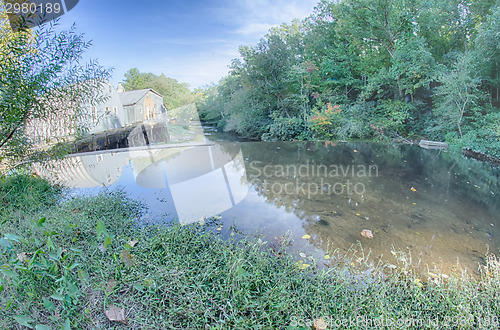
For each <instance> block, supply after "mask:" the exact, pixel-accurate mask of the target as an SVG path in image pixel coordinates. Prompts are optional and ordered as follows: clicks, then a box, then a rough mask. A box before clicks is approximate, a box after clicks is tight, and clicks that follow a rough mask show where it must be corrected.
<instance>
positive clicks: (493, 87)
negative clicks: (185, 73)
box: [199, 0, 500, 157]
mask: <svg viewBox="0 0 500 330" xmlns="http://www.w3.org/2000/svg"><path fill="white" fill-rule="evenodd" d="M499 22H500V5H499V3H498V1H493V0H489V1H476V0H474V1H469V2H467V1H462V0H445V1H437V0H411V1H406V0H389V1H387V0H344V1H332V0H323V1H321V2H320V3H318V5H317V7H316V9H315V12H314V14H313V15H311V16H310V17H309V18H307V19H305V20H304V21H301V22H299V21H294V22H292V23H291V24H283V25H281V26H280V27H278V28H273V29H271V30H270V31H269V33H268V34H267V35H266V36H265V37H264V38H262V39H261V41H260V42H259V43H258V44H257V45H255V46H245V47H241V48H240V55H241V56H240V59H236V60H234V61H233V63H232V66H231V68H232V69H231V71H230V74H229V75H228V76H227V77H225V78H223V79H222V80H221V81H220V83H219V85H218V86H214V87H211V88H209V89H208V90H207V91H206V93H205V98H204V102H202V103H200V104H199V109H200V111H201V115H202V118H203V119H205V120H216V121H217V122H218V123H219V126H220V127H222V128H224V129H225V130H228V131H236V132H238V133H239V134H242V135H244V136H246V137H249V138H254V139H280V140H293V139H310V138H315V139H341V140H347V139H373V138H375V139H382V140H394V139H396V140H401V139H403V138H427V139H432V140H447V141H450V142H454V143H457V144H460V145H462V146H463V147H467V148H472V149H474V150H477V151H481V152H486V153H489V154H491V155H494V156H497V157H498V156H500V140H499V138H500V122H499V107H500V23H499Z"/></svg>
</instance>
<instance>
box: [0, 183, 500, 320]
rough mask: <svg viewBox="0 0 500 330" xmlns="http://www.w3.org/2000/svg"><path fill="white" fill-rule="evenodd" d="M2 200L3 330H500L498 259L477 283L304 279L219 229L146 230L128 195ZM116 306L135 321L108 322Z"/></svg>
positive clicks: (351, 275) (369, 274) (32, 190)
mask: <svg viewBox="0 0 500 330" xmlns="http://www.w3.org/2000/svg"><path fill="white" fill-rule="evenodd" d="M0 191H2V195H0V197H2V196H3V197H2V199H1V200H0V203H2V205H3V208H2V213H1V215H0V217H1V222H2V225H1V227H0V231H1V233H0V237H2V238H1V239H0V249H1V255H0V263H1V266H0V290H1V292H0V307H1V308H0V328H2V329H4V328H22V327H21V324H24V325H28V326H31V327H33V328H34V327H35V326H37V325H38V326H39V327H38V328H37V329H45V328H43V327H41V325H45V326H47V327H48V328H50V329H60V328H61V327H66V328H68V327H71V328H74V329H91V328H92V329H96V328H97V329H99V328H101V329H109V328H124V329H139V328H141V329H142V328H145V329H160V328H162V329H164V328H189V329H204V328H221V329H222V328H223V329H240V328H241V329H243V328H259V329H260V328H266V329H287V328H289V329H297V328H302V329H311V328H312V329H314V325H313V321H314V320H318V319H320V318H322V319H323V320H324V321H327V322H332V323H333V322H336V325H339V326H340V327H341V328H352V329H354V328H366V327H365V325H368V326H369V327H370V326H373V328H381V327H380V326H378V324H377V323H376V322H382V320H385V321H383V322H385V323H383V324H384V325H389V326H388V328H393V326H390V325H391V323H390V322H397V321H400V322H402V321H401V320H405V319H406V320H413V326H411V325H410V326H403V327H402V328H405V327H406V328H433V329H434V328H440V327H442V328H445V325H446V323H445V322H448V324H449V325H454V324H457V325H460V324H462V325H463V326H457V327H456V328H471V327H472V328H478V327H482V328H495V329H496V328H497V327H498V323H492V322H491V321H492V319H493V321H495V322H497V321H498V320H497V316H498V315H499V312H500V299H499V293H500V281H499V280H500V264H499V262H498V261H497V259H496V258H495V257H494V256H493V255H490V256H488V258H487V264H486V265H485V266H484V267H483V268H482V270H481V272H480V275H479V277H477V278H469V277H467V276H465V275H460V274H459V275H451V276H450V277H449V278H444V277H443V276H442V275H439V274H437V275H436V276H434V277H433V278H432V279H431V278H428V277H422V276H421V275H419V273H417V272H415V271H412V269H411V268H410V267H409V263H408V262H407V260H405V257H404V255H399V256H400V258H399V261H400V264H399V265H398V268H394V267H393V266H391V267H390V268H387V267H385V266H386V265H383V264H378V265H376V266H374V267H368V264H369V263H368V261H367V260H361V261H360V259H353V260H352V261H353V264H356V265H360V266H359V267H358V266H349V267H345V264H344V263H343V262H342V263H339V264H338V265H337V266H334V267H332V268H329V269H321V268H319V267H316V266H315V262H314V261H313V262H310V263H311V264H312V266H311V267H308V268H305V269H301V268H302V267H298V265H297V263H296V261H297V260H295V259H294V258H292V256H291V255H290V254H288V253H286V251H285V248H286V247H285V246H278V247H276V246H274V247H273V248H271V247H270V246H269V245H268V244H267V243H265V242H262V240H260V239H259V238H258V237H243V238H241V237H240V238H239V239H238V240H236V239H230V240H223V239H221V238H220V236H219V234H218V233H219V232H218V231H217V230H216V227H217V226H216V223H215V222H216V220H213V221H212V225H211V224H210V221H207V223H208V224H207V225H204V226H200V225H188V226H180V225H170V226H163V227H158V226H149V227H143V228H139V227H137V226H136V220H137V218H138V217H139V216H140V214H141V211H142V206H141V205H140V204H138V203H137V202H135V201H133V200H130V199H128V198H127V196H125V195H124V194H123V193H122V192H120V191H118V192H111V193H110V192H107V191H105V192H103V193H102V194H100V195H98V196H94V197H74V198H72V197H68V195H67V193H66V192H65V191H63V190H61V189H59V188H52V187H50V185H48V184H46V183H45V182H43V181H42V180H40V179H38V178H33V177H26V176H20V177H9V178H7V179H3V181H2V186H1V190H0ZM4 195H5V196H4ZM63 196H66V197H63ZM5 201H7V202H8V203H7V204H5ZM6 205H7V206H6ZM42 205H47V207H42ZM16 209H18V210H16ZM20 214H23V218H22V219H21V220H20V219H19V218H18V216H19V215H20ZM236 237H237V236H236ZM134 240H136V241H137V243H136V244H134V242H135V241H134ZM347 264H348V265H350V261H348V262H347ZM111 305H114V306H116V307H118V308H119V309H123V310H124V315H125V319H126V322H124V323H120V322H111V321H109V320H108V319H107V317H106V315H105V311H106V310H109V309H110V306H111ZM387 320H390V321H387ZM341 322H345V323H344V324H343V325H342V323H341ZM364 322H368V323H367V324H366V323H364ZM388 322H389V323H388ZM419 322H423V323H422V324H421V325H422V326H420V324H419ZM436 322H439V324H438V323H436ZM409 324H411V322H410V323H409ZM317 325H318V324H317ZM469 325H470V327H469ZM320 328H321V327H320ZM328 328H334V327H333V326H332V327H328Z"/></svg>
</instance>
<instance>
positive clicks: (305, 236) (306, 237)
mask: <svg viewBox="0 0 500 330" xmlns="http://www.w3.org/2000/svg"><path fill="white" fill-rule="evenodd" d="M302 238H303V239H310V238H311V236H310V235H307V234H306V235H304V236H302Z"/></svg>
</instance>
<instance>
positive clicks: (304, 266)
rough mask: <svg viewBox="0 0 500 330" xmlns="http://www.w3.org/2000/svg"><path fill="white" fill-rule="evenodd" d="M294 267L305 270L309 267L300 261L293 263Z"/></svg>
mask: <svg viewBox="0 0 500 330" xmlns="http://www.w3.org/2000/svg"><path fill="white" fill-rule="evenodd" d="M295 266H297V267H299V269H306V268H307V267H309V266H311V265H309V264H305V263H304V262H303V261H302V260H299V261H297V262H296V263H295Z"/></svg>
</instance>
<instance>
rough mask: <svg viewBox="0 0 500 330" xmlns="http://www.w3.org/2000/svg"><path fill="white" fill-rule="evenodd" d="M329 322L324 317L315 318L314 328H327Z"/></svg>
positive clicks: (322, 329)
mask: <svg viewBox="0 0 500 330" xmlns="http://www.w3.org/2000/svg"><path fill="white" fill-rule="evenodd" d="M326 327H327V324H326V322H325V320H323V319H317V320H314V328H315V329H316V330H326Z"/></svg>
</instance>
